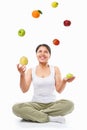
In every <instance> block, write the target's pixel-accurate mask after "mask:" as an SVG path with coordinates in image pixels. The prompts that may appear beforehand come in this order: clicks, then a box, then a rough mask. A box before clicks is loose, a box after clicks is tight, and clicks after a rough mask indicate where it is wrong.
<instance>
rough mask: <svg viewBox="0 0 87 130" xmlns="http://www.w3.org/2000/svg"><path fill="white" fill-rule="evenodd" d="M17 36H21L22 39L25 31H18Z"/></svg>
mask: <svg viewBox="0 0 87 130" xmlns="http://www.w3.org/2000/svg"><path fill="white" fill-rule="evenodd" d="M18 35H19V36H21V37H23V36H24V35H25V30H24V29H20V30H19V31H18Z"/></svg>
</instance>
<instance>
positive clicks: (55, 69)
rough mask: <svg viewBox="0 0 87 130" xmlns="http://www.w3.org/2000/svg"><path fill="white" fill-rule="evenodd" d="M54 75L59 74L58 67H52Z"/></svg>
mask: <svg viewBox="0 0 87 130" xmlns="http://www.w3.org/2000/svg"><path fill="white" fill-rule="evenodd" d="M54 71H55V74H60V69H59V67H58V66H54Z"/></svg>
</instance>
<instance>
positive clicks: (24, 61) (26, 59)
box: [20, 56, 28, 65]
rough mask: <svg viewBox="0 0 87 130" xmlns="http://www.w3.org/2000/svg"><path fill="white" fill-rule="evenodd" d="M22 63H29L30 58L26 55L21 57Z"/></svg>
mask: <svg viewBox="0 0 87 130" xmlns="http://www.w3.org/2000/svg"><path fill="white" fill-rule="evenodd" d="M20 64H21V65H27V64H28V58H27V57H26V56H22V57H21V58H20Z"/></svg>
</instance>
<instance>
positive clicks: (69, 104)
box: [67, 100, 74, 112]
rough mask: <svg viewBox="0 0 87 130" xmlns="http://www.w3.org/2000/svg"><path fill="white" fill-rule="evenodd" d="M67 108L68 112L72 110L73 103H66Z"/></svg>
mask: <svg viewBox="0 0 87 130" xmlns="http://www.w3.org/2000/svg"><path fill="white" fill-rule="evenodd" d="M67 107H68V110H69V111H70V112H72V111H73V110H74V103H73V102H72V101H69V100H68V101H67Z"/></svg>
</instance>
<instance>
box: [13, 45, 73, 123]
mask: <svg viewBox="0 0 87 130" xmlns="http://www.w3.org/2000/svg"><path fill="white" fill-rule="evenodd" d="M36 56H37V59H38V62H39V63H38V65H37V66H36V67H35V68H30V69H28V70H26V66H25V65H23V66H22V65H21V66H20V65H19V64H18V65H17V69H18V71H19V73H20V88H21V90H22V92H23V93H25V92H27V91H28V90H29V88H30V86H31V82H32V83H33V87H34V95H33V98H32V101H31V102H25V103H18V104H15V105H14V106H13V107H12V110H13V113H14V114H15V115H16V116H18V117H20V118H22V119H24V120H27V121H35V122H40V123H44V122H49V121H50V122H58V123H64V122H65V119H64V115H66V114H69V113H71V112H72V111H73V109H74V104H73V102H71V101H69V100H65V99H62V100H56V98H55V95H54V90H56V91H57V92H58V93H61V92H62V91H63V90H64V88H65V86H66V83H67V82H72V81H73V80H74V79H75V77H74V76H73V77H72V78H70V79H68V78H66V77H65V78H63V79H61V73H60V70H59V68H58V67H56V66H51V65H49V63H48V60H49V59H50V56H51V49H50V47H49V46H48V45H47V44H40V45H38V46H37V48H36Z"/></svg>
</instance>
